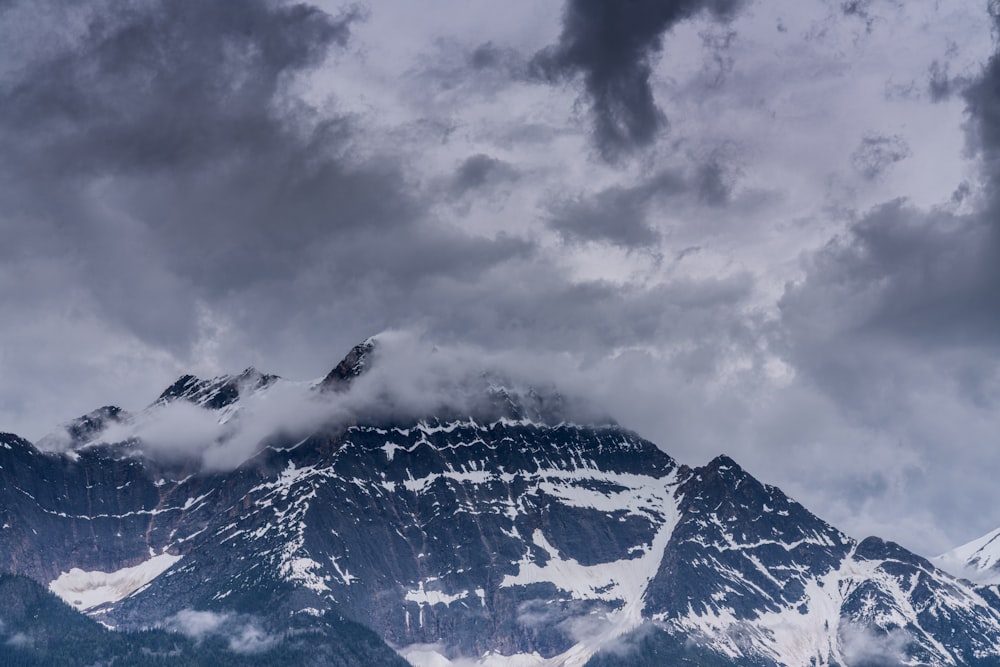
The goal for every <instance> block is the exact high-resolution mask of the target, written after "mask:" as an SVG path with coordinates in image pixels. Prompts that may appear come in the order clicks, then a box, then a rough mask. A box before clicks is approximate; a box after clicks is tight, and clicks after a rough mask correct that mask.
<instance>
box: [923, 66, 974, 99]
mask: <svg viewBox="0 0 1000 667" xmlns="http://www.w3.org/2000/svg"><path fill="white" fill-rule="evenodd" d="M970 83H971V81H969V79H968V78H967V77H964V76H954V77H953V76H951V74H950V73H949V71H948V63H947V62H945V63H943V64H942V63H941V62H940V61H938V60H935V61H934V62H932V63H931V65H930V67H929V68H928V70H927V93H928V94H929V95H930V97H931V100H932V101H934V102H943V101H945V100H948V99H951V97H953V96H954V95H956V94H959V93H961V92H963V91H964V90H965V89H966V88H967V87H968V86H969V84H970Z"/></svg>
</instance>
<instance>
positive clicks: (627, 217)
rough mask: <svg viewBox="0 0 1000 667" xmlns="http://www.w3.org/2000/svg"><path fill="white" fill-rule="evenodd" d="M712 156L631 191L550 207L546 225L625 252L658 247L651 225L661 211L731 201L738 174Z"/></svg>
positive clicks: (559, 202)
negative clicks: (697, 204)
mask: <svg viewBox="0 0 1000 667" xmlns="http://www.w3.org/2000/svg"><path fill="white" fill-rule="evenodd" d="M728 164H729V163H728V162H726V161H724V160H723V158H722V157H721V156H718V155H715V156H710V157H709V158H708V159H706V160H704V161H702V162H701V163H700V164H698V165H696V167H695V168H694V169H693V170H691V173H684V172H683V171H680V170H674V169H665V170H663V171H661V172H659V173H657V174H655V175H653V176H651V177H649V178H646V179H643V180H641V181H639V182H638V183H636V184H634V185H631V186H628V187H622V186H612V187H609V188H605V189H603V190H599V191H598V192H596V193H593V194H587V195H583V194H581V195H577V196H575V197H567V198H564V199H562V200H557V201H555V202H554V203H553V204H551V209H552V213H551V216H550V218H549V220H548V221H547V224H548V226H549V227H550V228H551V229H553V230H554V231H556V232H558V233H559V235H560V236H561V237H562V238H563V239H564V240H566V241H577V242H588V241H590V242H594V241H597V242H604V243H610V244H612V245H616V246H619V247H622V248H626V249H642V248H657V247H659V246H660V241H661V240H662V234H661V232H660V230H659V229H658V227H659V225H656V224H655V223H654V222H653V221H652V218H653V215H651V214H652V213H654V212H656V211H657V210H658V209H664V208H668V207H672V208H674V209H677V208H678V207H679V206H681V205H684V204H687V205H688V206H690V205H691V204H692V203H694V202H697V203H700V204H706V205H709V206H721V205H724V204H726V203H727V202H728V201H729V198H730V195H731V193H732V188H733V180H734V169H733V168H732V167H730V166H728Z"/></svg>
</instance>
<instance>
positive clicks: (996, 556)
mask: <svg viewBox="0 0 1000 667" xmlns="http://www.w3.org/2000/svg"><path fill="white" fill-rule="evenodd" d="M933 560H934V563H935V564H936V565H937V566H938V567H940V568H941V569H943V570H947V571H948V572H951V573H952V574H954V575H956V576H960V577H965V578H967V579H969V580H971V581H973V582H975V583H977V584H980V585H984V586H987V585H998V584H1000V528H998V529H996V530H994V531H992V532H989V533H987V534H986V535H983V536H982V537H980V538H978V539H975V540H972V541H971V542H968V543H966V544H963V545H961V546H958V547H955V548H954V549H952V550H951V551H948V552H946V553H943V554H941V555H940V556H938V557H936V558H934V559H933Z"/></svg>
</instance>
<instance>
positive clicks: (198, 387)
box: [153, 366, 280, 410]
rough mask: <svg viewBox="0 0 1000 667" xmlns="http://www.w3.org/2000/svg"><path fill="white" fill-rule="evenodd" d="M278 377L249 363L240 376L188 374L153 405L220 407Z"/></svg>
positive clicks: (264, 386) (266, 384) (265, 385)
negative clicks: (207, 377)
mask: <svg viewBox="0 0 1000 667" xmlns="http://www.w3.org/2000/svg"><path fill="white" fill-rule="evenodd" d="M278 379H280V378H279V376H277V375H272V374H270V373H262V372H260V371H259V370H257V369H256V368H254V367H253V366H248V367H247V368H246V369H244V370H243V372H242V373H240V374H239V375H220V376H217V377H214V378H212V379H210V380H202V379H201V378H199V377H197V376H196V375H191V374H189V373H188V374H185V375H182V376H180V377H179V378H177V380H176V381H175V382H174V383H173V384H172V385H170V386H169V387H167V388H166V389H164V390H163V393H161V394H160V396H159V397H158V398H157V399H156V401H154V402H153V405H163V404H165V403H170V402H172V401H175V400H185V401H190V402H191V403H194V404H195V405H198V406H201V407H203V408H209V409H212V410H219V409H222V408H224V407H226V406H228V405H230V404H232V403H235V402H236V401H237V400H239V398H240V397H241V396H245V395H247V394H248V393H253V392H255V391H259V390H261V389H264V388H266V387H268V386H270V385H271V384H272V383H274V382H275V381H276V380H278Z"/></svg>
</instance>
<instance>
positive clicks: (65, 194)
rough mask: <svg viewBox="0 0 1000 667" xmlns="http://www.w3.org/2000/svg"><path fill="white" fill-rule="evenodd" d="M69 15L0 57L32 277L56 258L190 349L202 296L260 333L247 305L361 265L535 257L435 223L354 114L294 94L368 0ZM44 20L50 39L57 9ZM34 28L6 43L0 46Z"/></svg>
mask: <svg viewBox="0 0 1000 667" xmlns="http://www.w3.org/2000/svg"><path fill="white" fill-rule="evenodd" d="M25 6H26V5H25ZM55 7H56V6H55V5H52V6H49V5H43V4H39V5H37V6H35V7H32V8H31V10H30V11H32V12H35V13H36V15H41V16H44V15H45V14H46V12H53V11H56V9H54V8H55ZM22 8H23V7H22ZM57 9H59V11H67V10H65V8H57ZM72 11H74V12H76V14H74V16H73V19H74V20H73V21H72V22H71V23H73V24H79V25H82V26H83V27H82V29H81V30H79V31H78V32H77V33H71V34H68V35H63V36H62V37H61V38H60V39H59V40H51V41H52V44H51V45H49V44H43V45H42V46H39V47H38V48H37V49H36V51H35V52H33V53H31V54H29V55H25V54H23V53H18V56H19V57H18V62H19V63H20V64H23V66H22V67H18V68H12V69H10V70H5V71H3V72H2V73H0V98H2V99H4V100H5V104H4V105H2V106H0V150H2V152H3V154H4V155H5V158H6V159H5V161H4V163H3V165H0V200H2V201H3V203H4V207H3V208H4V213H3V214H0V231H2V232H3V234H4V237H5V241H6V242H5V243H4V244H2V247H0V257H5V258H6V259H8V260H10V263H9V264H8V265H7V267H6V268H8V269H9V270H10V271H21V272H22V274H23V275H30V273H29V268H30V267H28V266H27V265H25V266H18V265H17V264H16V262H19V261H22V260H24V259H25V258H26V257H27V258H32V257H47V258H53V260H55V262H56V263H58V264H61V265H62V266H64V267H66V275H62V274H59V275H60V278H61V279H62V280H65V281H68V282H69V283H70V284H71V285H72V288H73V289H77V290H84V291H85V292H86V293H87V294H88V295H89V296H90V297H92V299H93V302H94V304H95V305H96V306H97V307H98V308H100V309H101V310H102V316H103V317H106V318H107V319H109V320H112V321H117V322H120V323H121V324H122V325H124V326H125V327H126V328H127V329H129V330H131V331H133V332H135V333H136V334H137V335H139V336H140V337H141V338H142V339H143V340H146V341H149V342H155V343H156V344H157V345H165V346H167V347H169V348H171V349H173V350H175V351H179V352H181V353H183V351H184V350H185V346H187V345H190V344H191V343H192V342H193V340H194V338H195V336H196V335H197V334H198V326H197V324H198V323H197V319H198V308H197V303H198V302H203V303H206V304H208V306H209V308H210V309H216V308H220V309H224V310H226V309H228V312H225V313H224V314H226V315H227V316H228V317H229V318H232V319H234V320H235V321H236V322H237V323H239V324H240V325H246V326H247V330H246V335H248V336H251V337H252V336H255V335H264V334H263V331H264V330H265V329H266V328H268V327H269V326H273V325H272V324H268V323H264V322H260V321H259V320H258V319H257V318H256V317H255V316H254V314H253V311H255V310H257V309H258V308H260V306H259V305H258V306H257V307H255V308H249V309H248V308H247V305H246V304H247V303H254V302H255V301H256V300H257V298H258V297H262V296H263V295H266V294H282V295H283V299H282V302H281V308H279V309H278V310H277V311H276V312H274V313H273V315H274V317H275V318H276V320H277V321H281V320H283V319H288V318H291V317H294V315H295V313H294V309H295V308H296V307H297V306H296V304H299V306H301V304H302V303H304V302H305V301H304V300H307V299H310V300H311V303H314V304H315V303H317V302H323V301H324V300H330V299H332V294H333V293H334V292H336V291H341V290H345V289H350V287H351V286H352V285H354V284H355V283H356V282H358V281H362V282H363V281H365V280H366V279H370V280H372V281H374V282H377V283H379V284H388V285H395V284H396V283H400V284H403V285H413V284H415V283H418V282H419V281H421V280H433V279H437V278H439V277H440V276H442V275H443V274H449V273H450V274H452V275H454V276H461V277H463V278H464V279H470V276H473V275H474V274H476V273H477V272H479V271H488V270H489V269H490V268H491V267H492V266H494V265H495V264H496V263H498V262H503V261H506V260H507V259H509V258H511V257H512V256H514V255H519V254H530V252H531V248H530V244H527V243H526V242H523V241H518V240H516V239H512V238H508V237H500V238H495V239H491V238H483V237H470V236H467V235H465V234H464V233H463V232H462V231H461V230H457V229H450V228H446V227H443V226H434V225H430V224H428V223H427V221H426V220H425V216H426V213H427V210H428V207H429V205H430V204H429V202H428V201H427V199H426V197H424V196H423V195H421V193H419V192H418V190H417V189H416V188H415V187H414V186H413V185H412V184H411V183H410V182H409V177H408V175H407V165H406V163H405V161H404V160H401V159H398V158H392V157H387V156H380V155H379V154H378V151H377V150H370V149H371V148H372V147H371V145H370V144H369V143H368V138H366V137H364V136H363V135H362V133H361V130H360V129H359V127H358V126H359V124H360V119H357V118H354V117H352V116H347V115H344V114H338V113H337V112H336V111H335V110H334V109H331V108H315V107H311V106H308V105H307V104H305V103H304V102H302V101H301V99H300V98H299V97H298V96H297V95H296V92H295V86H296V84H297V82H298V81H299V79H300V77H302V76H305V75H308V74H310V73H312V72H313V71H314V70H315V68H316V67H318V66H319V65H321V64H323V63H324V62H325V59H326V57H327V56H328V54H329V53H330V51H331V49H334V48H337V47H341V46H343V45H344V44H346V43H347V41H348V39H349V38H350V31H351V27H352V26H353V25H354V24H355V23H356V22H357V21H358V20H360V19H361V18H362V16H361V12H359V11H358V10H357V9H348V10H345V11H344V12H343V13H341V14H339V15H331V14H327V13H324V12H322V11H320V10H319V9H317V8H315V7H313V6H308V5H304V4H287V3H281V2H270V1H268V0H250V1H248V2H245V3H241V4H240V5H239V7H238V9H237V8H235V7H234V6H233V5H231V4H229V3H225V2H218V1H210V2H205V1H194V0H184V1H181V2H159V1H154V0H149V1H146V2H133V3H101V2H91V3H86V4H80V5H77V6H75V7H74V8H73V10H72ZM36 23H37V26H38V27H37V30H39V31H40V32H39V34H38V35H34V37H35V38H37V39H35V41H37V42H39V43H42V42H45V41H46V40H43V39H40V36H41V35H42V32H43V31H44V29H45V26H47V25H48V24H47V23H46V22H45V21H38V22H36ZM32 37H33V36H32V35H31V34H29V35H27V36H24V40H21V41H15V40H9V41H6V44H3V43H2V42H3V40H0V55H2V54H3V52H4V49H5V47H6V46H9V48H10V49H15V48H22V47H21V46H20V45H23V44H24V42H25V40H27V41H29V42H30V41H31V38H32ZM504 174H507V176H510V171H509V170H507V169H506V168H505V167H504V165H502V164H501V163H500V162H499V161H497V162H496V163H489V162H484V161H483V160H482V159H480V160H478V161H477V160H472V161H471V162H469V163H467V164H466V165H464V167H463V170H462V171H461V174H460V176H459V180H461V179H464V185H465V186H466V187H473V186H475V184H476V179H477V178H478V179H480V180H481V181H482V182H486V181H489V180H490V179H495V178H502V177H504ZM310 276H311V277H310ZM318 276H322V277H323V278H324V279H325V280H327V281H328V283H327V284H325V285H315V281H316V280H318V278H317V277H318ZM303 284H305V285H306V286H307V287H306V288H303ZM297 289H301V290H303V291H302V292H301V294H300V296H301V298H294V297H292V298H289V297H290V294H289V293H290V292H291V291H293V290H297ZM67 292H68V287H67V288H64V289H61V290H60V289H52V290H49V291H47V294H48V295H49V298H52V297H53V295H57V294H60V293H67ZM9 298H10V299H11V303H13V302H14V301H16V300H17V296H16V295H13V294H11V295H9ZM150 304H156V307H150Z"/></svg>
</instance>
